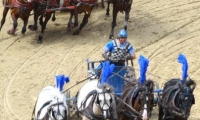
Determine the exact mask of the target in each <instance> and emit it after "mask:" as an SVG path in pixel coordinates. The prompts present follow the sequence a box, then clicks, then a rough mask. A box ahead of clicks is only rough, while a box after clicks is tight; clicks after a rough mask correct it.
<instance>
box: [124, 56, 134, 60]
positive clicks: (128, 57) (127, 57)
mask: <svg viewBox="0 0 200 120" xmlns="http://www.w3.org/2000/svg"><path fill="white" fill-rule="evenodd" d="M124 58H125V60H132V59H133V56H132V55H126V56H125V57H124Z"/></svg>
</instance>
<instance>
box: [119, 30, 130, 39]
mask: <svg viewBox="0 0 200 120" xmlns="http://www.w3.org/2000/svg"><path fill="white" fill-rule="evenodd" d="M118 37H125V38H126V37H128V32H127V31H126V30H124V29H122V30H120V31H119V32H118Z"/></svg>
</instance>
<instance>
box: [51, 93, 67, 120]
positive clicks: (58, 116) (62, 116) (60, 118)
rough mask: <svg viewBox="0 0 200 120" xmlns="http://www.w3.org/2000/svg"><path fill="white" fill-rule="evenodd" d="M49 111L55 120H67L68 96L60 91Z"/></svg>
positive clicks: (53, 99) (54, 96)
mask: <svg viewBox="0 0 200 120" xmlns="http://www.w3.org/2000/svg"><path fill="white" fill-rule="evenodd" d="M49 111H50V113H51V116H52V117H53V118H54V120H66V119H67V117H68V110H67V103H66V96H65V95H64V94H62V93H60V92H59V91H58V92H57V94H54V95H53V98H52V104H51V105H50V106H49Z"/></svg>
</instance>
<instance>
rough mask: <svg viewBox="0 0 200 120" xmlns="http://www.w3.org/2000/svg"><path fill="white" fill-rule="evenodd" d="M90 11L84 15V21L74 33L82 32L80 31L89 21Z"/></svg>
mask: <svg viewBox="0 0 200 120" xmlns="http://www.w3.org/2000/svg"><path fill="white" fill-rule="evenodd" d="M91 11H92V10H91ZM90 13H91V12H89V13H88V14H87V13H85V15H84V17H83V21H82V23H81V25H80V27H79V28H78V29H77V30H75V31H74V33H73V35H78V34H79V33H80V31H81V30H82V29H83V27H84V26H85V25H86V24H87V23H88V18H89V16H90Z"/></svg>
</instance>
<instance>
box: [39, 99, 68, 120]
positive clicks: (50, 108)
mask: <svg viewBox="0 0 200 120" xmlns="http://www.w3.org/2000/svg"><path fill="white" fill-rule="evenodd" d="M51 102H52V100H50V101H47V102H46V103H44V104H43V106H42V107H41V108H40V110H39V111H38V113H37V119H36V120H38V119H39V116H40V113H41V111H42V109H43V108H44V107H46V106H47V105H49V104H50V105H49V106H48V108H47V112H46V114H45V116H46V117H47V116H49V117H50V118H51V119H52V120H58V119H57V118H56V117H57V116H58V115H60V116H62V118H63V119H61V120H65V119H66V118H67V108H66V107H65V106H64V103H63V102H57V103H53V104H51ZM60 105H62V106H63V107H64V108H65V116H63V115H62V114H61V113H60V110H59V106H60ZM55 106H58V114H57V115H55V114H54V113H53V107H55ZM51 112H52V116H53V117H51Z"/></svg>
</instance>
